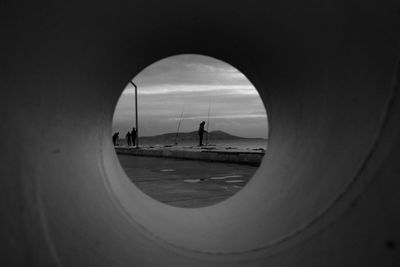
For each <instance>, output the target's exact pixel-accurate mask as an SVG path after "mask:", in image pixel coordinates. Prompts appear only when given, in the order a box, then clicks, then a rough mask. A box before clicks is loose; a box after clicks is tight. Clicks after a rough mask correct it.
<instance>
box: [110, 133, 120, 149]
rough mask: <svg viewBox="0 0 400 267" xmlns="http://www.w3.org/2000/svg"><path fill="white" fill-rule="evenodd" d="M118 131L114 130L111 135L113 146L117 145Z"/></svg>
mask: <svg viewBox="0 0 400 267" xmlns="http://www.w3.org/2000/svg"><path fill="white" fill-rule="evenodd" d="M118 135H119V132H116V133H115V134H114V135H113V136H112V141H113V144H114V146H117V145H118V142H117V141H118V138H119V136H118Z"/></svg>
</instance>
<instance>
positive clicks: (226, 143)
mask: <svg viewBox="0 0 400 267" xmlns="http://www.w3.org/2000/svg"><path fill="white" fill-rule="evenodd" d="M118 143H119V145H126V144H127V142H126V140H125V139H119V140H118ZM203 143H204V144H205V140H204V141H203ZM171 145H173V144H172V143H171V144H167V143H159V142H151V141H150V142H149V141H147V142H146V141H145V142H141V140H140V139H139V146H155V147H163V146H171ZM197 145H198V143H197V142H196V141H179V140H178V146H182V147H195V146H197ZM208 146H216V147H218V148H224V149H239V150H267V146H268V140H267V139H232V140H230V139H224V140H215V141H214V140H209V142H208Z"/></svg>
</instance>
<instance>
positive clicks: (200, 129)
mask: <svg viewBox="0 0 400 267" xmlns="http://www.w3.org/2000/svg"><path fill="white" fill-rule="evenodd" d="M204 124H206V122H205V121H202V122H201V123H200V126H199V146H203V134H204V132H206V133H207V131H206V130H204Z"/></svg>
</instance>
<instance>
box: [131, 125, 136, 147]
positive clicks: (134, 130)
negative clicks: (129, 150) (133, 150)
mask: <svg viewBox="0 0 400 267" xmlns="http://www.w3.org/2000/svg"><path fill="white" fill-rule="evenodd" d="M131 140H132V145H133V146H135V145H136V129H135V128H132V131H131Z"/></svg>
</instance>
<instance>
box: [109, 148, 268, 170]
mask: <svg viewBox="0 0 400 267" xmlns="http://www.w3.org/2000/svg"><path fill="white" fill-rule="evenodd" d="M115 151H116V152H117V154H124V155H133V156H147V157H166V158H178V159H189V160H204V161H212V162H228V163H237V164H246V165H251V166H259V165H260V163H261V161H262V159H263V157H264V154H265V150H263V149H257V150H252V149H237V148H230V147H216V146H202V147H199V146H143V147H140V148H135V147H128V146H116V147H115Z"/></svg>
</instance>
